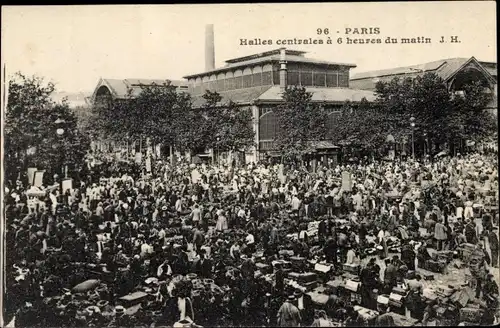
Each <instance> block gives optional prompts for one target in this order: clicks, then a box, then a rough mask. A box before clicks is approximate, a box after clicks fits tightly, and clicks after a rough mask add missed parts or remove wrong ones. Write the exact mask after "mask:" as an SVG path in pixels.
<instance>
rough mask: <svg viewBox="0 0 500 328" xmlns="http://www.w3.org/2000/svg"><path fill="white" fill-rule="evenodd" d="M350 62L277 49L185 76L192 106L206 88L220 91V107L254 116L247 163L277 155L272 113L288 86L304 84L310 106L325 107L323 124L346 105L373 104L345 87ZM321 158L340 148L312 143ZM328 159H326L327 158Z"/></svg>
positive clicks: (331, 121) (200, 101)
mask: <svg viewBox="0 0 500 328" xmlns="http://www.w3.org/2000/svg"><path fill="white" fill-rule="evenodd" d="M354 67H356V65H354V64H347V63H337V62H327V61H320V60H315V59H311V58H307V57H306V56H305V52H303V51H295V50H288V49H285V48H280V49H276V50H272V51H267V52H262V53H258V54H254V55H251V56H245V57H241V58H235V59H231V60H227V61H226V65H225V66H224V67H221V68H218V69H211V70H208V71H206V72H202V73H198V74H191V75H188V76H185V79H186V80H187V82H188V92H189V93H190V94H191V95H192V97H193V99H194V105H195V106H202V105H203V103H204V99H203V97H202V95H203V94H204V92H205V90H210V91H212V92H218V93H219V94H220V95H221V96H222V103H225V102H226V103H227V102H229V101H233V102H234V103H236V104H237V105H238V106H240V107H242V108H243V109H244V110H249V111H251V112H252V117H253V125H254V132H255V145H256V146H255V147H254V148H253V149H252V150H248V151H247V152H246V161H258V160H261V159H264V158H266V157H268V156H271V157H272V156H274V155H276V154H277V151H276V149H275V148H274V143H273V140H274V138H275V137H276V134H277V129H278V126H277V120H276V116H275V115H274V112H273V109H274V108H276V106H278V105H280V104H281V103H282V102H283V99H282V93H283V91H284V90H285V88H286V87H287V86H289V85H297V86H303V87H305V88H306V90H307V91H308V92H311V93H312V102H313V103H318V104H321V105H322V106H324V107H325V108H326V109H327V111H328V112H329V113H330V114H329V120H328V122H327V126H328V127H329V129H330V130H332V129H334V127H335V120H336V117H337V115H339V114H340V109H341V107H342V105H343V104H344V103H345V101H351V102H354V103H356V102H360V101H361V100H362V99H363V98H365V99H366V100H368V101H373V100H374V94H373V92H372V91H367V90H356V89H352V88H350V87H349V74H350V70H351V68H354ZM314 148H316V154H317V155H318V156H319V159H320V160H323V161H324V163H327V162H328V161H329V160H333V161H334V162H335V161H337V160H338V158H337V154H338V147H336V146H335V145H333V144H332V143H331V142H329V141H328V140H324V141H323V142H321V143H318V144H317V145H315V147H314ZM328 155H332V156H330V158H327V156H328Z"/></svg>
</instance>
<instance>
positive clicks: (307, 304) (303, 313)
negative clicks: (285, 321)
mask: <svg viewBox="0 0 500 328" xmlns="http://www.w3.org/2000/svg"><path fill="white" fill-rule="evenodd" d="M295 297H296V300H297V301H296V302H297V303H296V306H297V308H298V309H299V311H300V317H301V319H302V322H301V326H310V325H311V323H312V322H313V321H314V308H313V304H312V299H311V296H309V295H308V294H306V293H304V292H303V291H302V290H300V289H296V291H295Z"/></svg>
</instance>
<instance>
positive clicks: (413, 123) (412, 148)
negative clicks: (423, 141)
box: [410, 116, 415, 160]
mask: <svg viewBox="0 0 500 328" xmlns="http://www.w3.org/2000/svg"><path fill="white" fill-rule="evenodd" d="M410 126H411V155H412V158H413V160H415V117H413V116H412V117H410Z"/></svg>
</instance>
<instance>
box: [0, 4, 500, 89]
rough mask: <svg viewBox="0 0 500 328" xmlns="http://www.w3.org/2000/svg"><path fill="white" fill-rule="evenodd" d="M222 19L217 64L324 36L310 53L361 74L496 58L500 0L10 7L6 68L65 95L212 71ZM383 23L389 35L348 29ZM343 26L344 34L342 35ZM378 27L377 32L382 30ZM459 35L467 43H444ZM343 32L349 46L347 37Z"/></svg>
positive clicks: (5, 10)
mask: <svg viewBox="0 0 500 328" xmlns="http://www.w3.org/2000/svg"><path fill="white" fill-rule="evenodd" d="M206 24H214V34H215V64H216V67H220V66H223V65H224V61H225V60H227V59H231V58H235V57H240V56H245V55H250V54H254V53H258V52H262V51H267V50H272V49H276V48H279V47H280V45H276V43H275V42H273V45H266V46H242V45H240V39H255V38H260V39H266V40H267V39H271V40H273V41H276V40H277V39H290V38H298V39H309V38H313V39H317V38H322V40H324V41H326V37H327V36H325V35H321V36H319V35H318V34H317V29H325V28H328V29H329V32H330V34H329V35H328V36H331V37H332V40H333V44H331V45H327V44H326V43H324V44H322V45H319V44H318V45H295V46H287V48H289V49H294V50H302V51H307V52H308V53H307V54H306V56H307V57H311V58H316V59H322V60H327V61H333V62H346V63H353V64H356V65H357V67H356V68H355V69H353V70H352V74H354V73H357V72H364V71H370V70H377V69H385V68H393V67H399V66H405V65H415V64H420V63H425V62H429V61H434V60H439V59H444V58H454V57H471V56H475V57H476V58H477V59H479V60H484V61H496V58H497V53H496V48H497V44H496V39H497V38H496V4H495V2H493V1H491V2H490V1H484V2H465V1H464V2H451V1H450V2H448V1H447V2H413V3H409V2H408V3H403V2H402V3H395V2H380V3H315V4H312V3H307V4H300V3H294V4H284V3H279V4H248V5H240V4H225V5H216V4H210V5H155V6H152V5H144V6H142V5H141V6H139V5H137V6H134V5H127V6H118V5H113V6H111V5H110V6H104V5H103V6H90V5H89V6H43V7H41V6H3V7H2V65H3V64H5V66H6V71H7V76H10V75H11V74H13V73H14V72H16V71H21V72H23V73H24V74H27V75H34V74H36V75H37V76H42V77H44V79H45V80H47V81H52V82H55V83H56V87H57V90H58V91H65V92H92V91H93V89H94V88H95V86H96V85H97V83H98V81H99V78H101V77H102V78H118V79H125V78H144V79H147V78H151V79H172V80H176V79H182V77H183V76H185V75H189V74H194V73H200V72H203V71H204V69H205V67H204V66H205V60H204V56H205V55H204V47H205V25H206ZM370 27H371V28H378V29H379V30H380V34H378V35H375V34H369V35H366V34H365V35H362V34H349V35H346V34H345V32H346V29H351V30H352V31H354V29H356V28H357V29H358V31H360V32H361V30H360V29H361V28H367V29H368V28H370ZM337 31H338V32H339V33H337ZM372 31H373V30H372ZM454 35H456V36H458V38H459V40H460V43H450V42H447V43H443V44H441V43H439V42H438V41H439V39H441V36H445V38H446V40H448V39H449V38H450V36H454ZM388 36H390V37H392V38H402V37H406V38H416V37H419V36H420V37H430V38H431V39H432V43H431V44H400V43H398V44H385V43H382V44H350V45H349V44H346V43H345V42H346V37H350V38H353V39H359V38H363V39H367V38H369V39H373V38H380V39H382V42H383V41H384V40H385V38H386V37H388ZM339 37H342V38H343V39H342V41H343V43H342V44H337V39H338V38H339Z"/></svg>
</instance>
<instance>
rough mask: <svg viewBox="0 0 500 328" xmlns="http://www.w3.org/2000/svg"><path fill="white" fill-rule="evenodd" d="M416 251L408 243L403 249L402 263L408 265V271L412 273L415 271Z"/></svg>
mask: <svg viewBox="0 0 500 328" xmlns="http://www.w3.org/2000/svg"><path fill="white" fill-rule="evenodd" d="M415 258H416V254H415V249H414V248H413V246H412V245H411V244H409V243H406V244H405V245H404V246H403V247H402V248H401V261H403V262H404V264H406V266H407V267H408V270H410V271H415Z"/></svg>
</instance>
